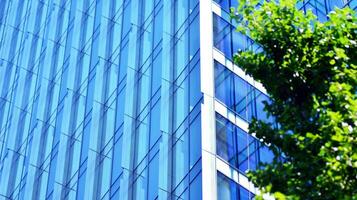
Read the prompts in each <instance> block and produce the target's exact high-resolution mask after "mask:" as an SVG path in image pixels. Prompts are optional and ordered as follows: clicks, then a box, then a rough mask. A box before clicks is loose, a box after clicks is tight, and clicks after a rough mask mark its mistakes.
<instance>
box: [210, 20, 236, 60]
mask: <svg viewBox="0 0 357 200" xmlns="http://www.w3.org/2000/svg"><path fill="white" fill-rule="evenodd" d="M231 32H232V27H231V25H230V24H229V23H228V22H227V21H225V20H224V19H222V18H221V17H219V16H218V15H216V14H213V38H214V46H215V47H216V48H217V49H219V50H220V51H222V52H223V53H224V55H226V57H227V58H228V59H232V37H231Z"/></svg>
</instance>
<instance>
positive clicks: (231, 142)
mask: <svg viewBox="0 0 357 200" xmlns="http://www.w3.org/2000/svg"><path fill="white" fill-rule="evenodd" d="M216 118H217V122H216V140H217V155H218V156H220V157H221V158H223V159H224V160H226V161H228V162H229V163H230V164H231V165H232V166H237V161H236V152H237V149H236V148H237V147H236V136H235V132H234V126H233V124H231V123H229V122H228V121H227V120H226V119H225V118H224V117H222V116H220V115H218V114H217V116H216Z"/></svg>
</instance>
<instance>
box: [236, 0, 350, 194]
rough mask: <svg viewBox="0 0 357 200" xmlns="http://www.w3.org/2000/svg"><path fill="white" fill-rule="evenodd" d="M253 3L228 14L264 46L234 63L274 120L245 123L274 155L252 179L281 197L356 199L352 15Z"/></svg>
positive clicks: (290, 2) (284, 2)
mask: <svg viewBox="0 0 357 200" xmlns="http://www.w3.org/2000/svg"><path fill="white" fill-rule="evenodd" d="M257 3H258V1H255V0H250V1H249V0H240V2H239V7H238V8H237V9H232V10H231V17H232V18H233V19H235V20H236V21H237V22H238V24H239V27H238V29H237V30H238V31H241V32H243V33H246V34H248V35H249V36H250V37H251V38H252V39H253V40H255V41H256V42H257V43H258V44H260V45H261V47H262V49H263V52H261V53H256V52H252V51H246V52H238V53H237V54H236V55H235V56H234V62H235V63H236V64H237V65H238V66H240V67H242V68H243V69H244V70H245V71H246V73H247V74H249V75H251V76H252V77H254V78H255V79H256V80H258V81H260V82H261V83H262V84H263V85H264V87H265V88H266V90H267V91H268V93H269V95H270V97H271V99H272V102H271V103H269V104H268V103H267V102H265V110H266V112H267V113H268V114H269V115H271V116H274V118H275V119H276V122H277V123H278V126H273V125H272V124H269V123H265V122H262V121H258V120H253V122H252V123H251V124H250V132H251V133H255V134H256V136H257V137H258V138H261V139H263V140H264V142H265V143H267V144H272V145H271V146H270V148H271V149H272V151H273V152H274V154H275V159H274V161H273V162H272V163H271V164H264V165H263V167H262V169H260V170H257V171H255V172H250V173H249V178H250V180H251V181H252V182H253V183H254V184H255V185H256V186H257V187H259V188H260V189H261V190H262V192H263V193H270V194H271V195H273V196H275V197H276V198H278V199H285V198H286V199H357V129H356V125H357V98H356V92H357V41H356V32H357V30H356V28H357V23H356V22H357V18H356V13H354V11H353V10H351V9H350V8H344V9H335V11H332V12H331V13H330V14H329V15H328V17H329V20H328V21H327V22H325V23H321V22H319V21H318V20H317V18H316V16H315V15H314V14H313V13H312V12H311V11H308V12H307V13H303V12H302V11H300V10H298V9H297V8H296V3H297V2H296V0H281V1H280V2H279V3H276V2H275V1H270V2H264V3H263V4H259V5H258V4H257ZM279 158H284V159H283V160H284V161H283V162H281V159H280V160H279Z"/></svg>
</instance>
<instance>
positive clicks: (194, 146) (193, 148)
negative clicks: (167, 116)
mask: <svg viewBox="0 0 357 200" xmlns="http://www.w3.org/2000/svg"><path fill="white" fill-rule="evenodd" d="M200 157H201V116H200V115H199V116H198V117H196V119H195V120H194V121H193V122H192V124H191V125H190V168H191V167H193V165H194V164H195V163H196V162H197V160H198V159H199V158H200Z"/></svg>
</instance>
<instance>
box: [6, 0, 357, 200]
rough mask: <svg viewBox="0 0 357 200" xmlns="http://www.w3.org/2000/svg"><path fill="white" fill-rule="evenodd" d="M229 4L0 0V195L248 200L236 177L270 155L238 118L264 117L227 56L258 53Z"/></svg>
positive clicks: (242, 180)
mask: <svg viewBox="0 0 357 200" xmlns="http://www.w3.org/2000/svg"><path fill="white" fill-rule="evenodd" d="M356 4H357V3H356V0H349V1H348V0H344V1H342V0H339V1H333V0H330V1H322V0H321V1H318V0H315V1H312V0H310V1H306V0H305V1H303V3H302V4H301V5H299V6H301V8H302V9H313V10H314V12H316V13H317V14H318V16H319V19H320V18H321V20H326V19H325V18H326V17H325V16H326V13H327V12H328V11H330V10H331V8H333V7H334V6H339V7H342V6H345V5H348V6H350V7H352V8H354V9H356ZM236 5H237V3H236V0H231V1H228V0H227V1H218V0H214V1H213V0H201V1H199V0H1V1H0V95H1V96H0V199H11V200H17V199H48V200H50V199H56V200H57V199H103V200H106V199H241V200H245V199H252V198H253V197H254V195H255V193H256V189H255V188H254V187H253V186H251V185H250V184H249V182H248V181H247V179H246V177H245V172H246V170H248V169H249V170H254V169H256V168H257V164H258V162H269V161H270V160H271V159H272V154H271V152H270V151H269V150H268V148H267V147H266V146H265V145H264V144H261V143H260V142H259V141H258V140H257V139H256V138H255V137H254V136H252V135H249V134H248V130H247V124H248V123H249V122H250V121H251V119H252V118H253V117H256V118H258V119H263V120H266V121H273V120H274V119H272V118H269V117H267V116H266V115H265V113H264V111H263V102H264V101H269V98H268V96H267V94H266V92H265V90H264V88H262V86H260V85H259V83H257V82H255V81H254V80H253V79H252V78H251V77H248V76H246V75H245V74H244V73H243V72H242V71H239V70H240V69H239V67H238V66H235V65H233V64H232V62H231V60H232V55H233V53H234V52H236V51H237V50H238V49H242V50H246V49H253V50H256V51H260V48H259V45H257V44H255V43H254V41H252V40H251V39H250V38H249V37H247V36H244V35H241V34H239V33H236V32H235V31H234V29H235V24H234V23H233V22H231V20H230V19H229V15H228V13H227V11H228V9H229V7H231V6H236ZM319 13H324V14H325V15H322V14H321V17H320V14H319ZM210 144H213V145H210ZM227 170H228V171H227ZM228 172H229V173H228ZM232 174H233V175H232ZM206 190H209V191H208V192H205V191H206Z"/></svg>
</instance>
